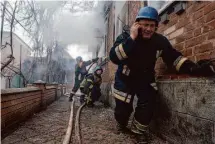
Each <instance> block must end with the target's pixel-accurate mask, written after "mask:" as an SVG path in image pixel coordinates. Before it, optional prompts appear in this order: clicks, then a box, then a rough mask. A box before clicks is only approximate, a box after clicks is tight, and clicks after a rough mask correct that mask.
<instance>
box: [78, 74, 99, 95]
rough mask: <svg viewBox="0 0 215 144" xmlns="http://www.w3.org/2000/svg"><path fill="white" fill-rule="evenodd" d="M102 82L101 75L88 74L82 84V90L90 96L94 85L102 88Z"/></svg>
mask: <svg viewBox="0 0 215 144" xmlns="http://www.w3.org/2000/svg"><path fill="white" fill-rule="evenodd" d="M101 83H102V78H101V76H96V75H94V74H92V73H90V74H87V75H86V76H85V78H84V80H83V81H82V83H81V85H80V89H81V92H82V93H84V94H86V95H88V96H90V93H91V91H92V89H93V87H94V86H95V87H98V88H100V85H101Z"/></svg>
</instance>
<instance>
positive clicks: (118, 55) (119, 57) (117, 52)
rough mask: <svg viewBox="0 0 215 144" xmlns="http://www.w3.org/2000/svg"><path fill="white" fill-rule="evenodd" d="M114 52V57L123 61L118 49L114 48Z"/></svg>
mask: <svg viewBox="0 0 215 144" xmlns="http://www.w3.org/2000/svg"><path fill="white" fill-rule="evenodd" d="M115 52H116V55H117V57H118V59H119V60H123V57H122V56H121V54H120V52H119V47H116V48H115Z"/></svg>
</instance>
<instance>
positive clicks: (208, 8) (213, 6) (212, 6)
mask: <svg viewBox="0 0 215 144" xmlns="http://www.w3.org/2000/svg"><path fill="white" fill-rule="evenodd" d="M213 10H215V2H210V4H209V5H207V6H206V7H204V15H205V14H207V13H209V12H211V11H213Z"/></svg>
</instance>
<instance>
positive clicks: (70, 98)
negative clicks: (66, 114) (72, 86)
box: [69, 93, 74, 102]
mask: <svg viewBox="0 0 215 144" xmlns="http://www.w3.org/2000/svg"><path fill="white" fill-rule="evenodd" d="M73 96H74V94H73V93H70V96H69V101H70V102H71V101H72V98H73Z"/></svg>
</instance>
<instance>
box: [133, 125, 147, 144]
mask: <svg viewBox="0 0 215 144" xmlns="http://www.w3.org/2000/svg"><path fill="white" fill-rule="evenodd" d="M131 131H132V132H133V133H134V135H135V139H136V144H148V143H149V135H148V133H147V131H141V130H139V129H138V128H137V127H136V126H134V125H132V126H131Z"/></svg>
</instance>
